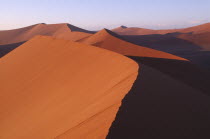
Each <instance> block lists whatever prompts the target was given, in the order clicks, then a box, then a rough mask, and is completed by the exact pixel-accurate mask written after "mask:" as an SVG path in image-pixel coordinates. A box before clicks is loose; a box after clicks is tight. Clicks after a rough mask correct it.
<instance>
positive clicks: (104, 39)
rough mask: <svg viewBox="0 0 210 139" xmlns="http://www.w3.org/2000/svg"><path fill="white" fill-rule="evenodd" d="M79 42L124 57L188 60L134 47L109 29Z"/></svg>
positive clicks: (141, 47)
mask: <svg viewBox="0 0 210 139" xmlns="http://www.w3.org/2000/svg"><path fill="white" fill-rule="evenodd" d="M79 42H82V43H85V44H91V45H94V46H97V47H100V48H104V49H108V50H111V51H114V52H117V53H120V54H123V55H128V56H141V57H154V58H166V59H177V60H186V59H184V58H181V57H178V56H175V55H172V54H168V53H165V52H161V51H158V50H154V49H150V48H146V47H143V46H138V45H134V44H132V43H129V42H126V41H124V40H123V38H122V37H121V36H119V35H117V34H115V33H113V32H111V31H109V30H107V29H103V30H101V31H99V32H97V33H96V34H94V35H92V36H90V37H87V38H84V39H81V40H79Z"/></svg>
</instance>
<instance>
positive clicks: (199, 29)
mask: <svg viewBox="0 0 210 139" xmlns="http://www.w3.org/2000/svg"><path fill="white" fill-rule="evenodd" d="M112 31H113V32H116V33H118V34H120V35H151V34H167V33H173V32H181V33H193V34H198V33H203V32H207V31H209V32H210V23H206V24H202V25H198V26H194V27H189V28H184V29H166V30H153V29H145V28H137V27H130V28H129V27H125V26H120V27H118V28H115V29H112Z"/></svg>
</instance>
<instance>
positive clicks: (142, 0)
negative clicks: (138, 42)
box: [0, 0, 210, 30]
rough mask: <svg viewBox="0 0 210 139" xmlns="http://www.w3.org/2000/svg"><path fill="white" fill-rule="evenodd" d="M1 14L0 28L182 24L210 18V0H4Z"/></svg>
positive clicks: (204, 21)
mask: <svg viewBox="0 0 210 139" xmlns="http://www.w3.org/2000/svg"><path fill="white" fill-rule="evenodd" d="M0 18H1V19H0V30H5V29H14V28H19V27H23V26H28V25H32V24H36V23H47V24H51V23H70V24H73V25H76V26H79V27H82V28H85V29H90V30H98V29H102V28H109V29H111V28H114V27H117V26H120V25H125V26H129V27H130V26H132V27H133V26H135V27H144V28H152V29H161V28H162V29H166V28H182V27H188V26H193V25H198V24H202V23H206V22H210V0H0Z"/></svg>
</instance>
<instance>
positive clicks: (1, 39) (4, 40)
mask: <svg viewBox="0 0 210 139" xmlns="http://www.w3.org/2000/svg"><path fill="white" fill-rule="evenodd" d="M70 32H79V33H77V36H76V37H75V36H73V35H71V36H73V38H72V39H73V40H77V39H81V38H83V37H86V35H87V34H88V33H91V31H87V30H84V29H81V28H78V27H76V26H73V25H70V24H66V23H63V24H36V25H32V26H29V27H24V28H20V29H15V30H5V31H0V45H3V44H11V43H19V42H23V41H27V40H29V39H31V38H32V37H34V36H35V35H46V36H54V37H56V36H58V37H62V34H63V33H64V34H68V33H70ZM78 34H81V35H78ZM71 36H68V35H67V36H65V38H68V39H69V40H71Z"/></svg>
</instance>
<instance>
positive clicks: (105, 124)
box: [0, 36, 138, 139]
mask: <svg viewBox="0 0 210 139" xmlns="http://www.w3.org/2000/svg"><path fill="white" fill-rule="evenodd" d="M14 69H15V70H14ZM137 74H138V65H137V63H135V62H134V61H132V60H130V59H128V58H126V57H124V56H122V55H120V54H117V53H114V52H110V51H107V50H103V49H100V48H96V47H93V46H88V45H84V44H80V43H75V42H71V41H66V40H60V39H55V38H52V37H46V36H37V37H35V38H33V39H32V40H30V41H28V42H26V43H24V44H23V45H21V46H20V47H18V48H17V49H15V50H14V51H12V52H11V53H9V54H7V55H6V56H4V57H3V58H2V59H1V60H0V76H1V78H0V84H1V86H0V90H1V94H0V96H1V97H0V113H1V115H0V123H1V124H0V138H1V139H20V138H21V139H29V138H30V139H47V138H49V139H52V138H58V139H63V138H74V139H77V138H78V139H79V138H98V139H101V138H105V137H106V135H107V134H108V129H109V127H110V126H111V123H112V121H113V120H114V118H115V115H116V113H117V111H118V108H119V106H120V104H121V100H122V99H123V97H124V96H125V94H126V93H128V91H129V90H130V88H131V86H132V84H133V82H134V80H135V79H136V76H137Z"/></svg>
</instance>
